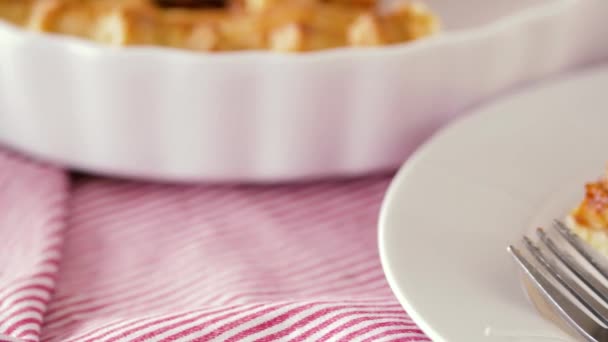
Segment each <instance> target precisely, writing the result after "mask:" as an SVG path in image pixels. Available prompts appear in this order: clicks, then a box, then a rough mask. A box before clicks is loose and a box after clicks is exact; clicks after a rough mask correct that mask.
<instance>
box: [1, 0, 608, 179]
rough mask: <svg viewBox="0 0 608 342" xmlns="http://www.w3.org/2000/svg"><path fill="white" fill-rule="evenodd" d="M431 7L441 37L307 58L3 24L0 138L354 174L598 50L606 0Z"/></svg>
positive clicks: (300, 173)
mask: <svg viewBox="0 0 608 342" xmlns="http://www.w3.org/2000/svg"><path fill="white" fill-rule="evenodd" d="M428 3H429V6H430V7H431V8H433V9H434V10H435V11H436V12H438V14H439V15H440V16H441V17H442V19H443V22H444V32H443V33H441V34H439V35H437V36H434V37H432V38H428V39H423V40H420V41H416V42H413V43H410V44H404V45H400V46H393V47H384V48H378V49H367V50H365V49H337V50H331V51H322V52H314V53H307V54H302V55H279V54H273V53H268V52H247V53H221V54H200V53H193V52H186V51H179V50H171V49H164V48H154V47H137V48H123V49H118V48H111V47H106V46H101V45H97V44H94V43H90V42H86V41H81V40H78V39H74V38H68V37H59V36H51V35H43V34H36V33H30V32H24V31H22V30H20V29H17V28H14V27H13V26H10V25H8V24H4V23H0V141H2V142H4V143H5V144H6V145H8V146H11V147H13V148H16V149H18V150H21V151H25V152H28V153H30V154H32V155H34V156H39V157H42V158H43V159H46V160H50V161H54V162H57V163H60V164H62V165H66V166H69V167H73V168H76V169H80V170H86V171H92V172H96V173H104V174H112V175H121V176H136V177H144V178H152V179H161V180H171V181H246V182H276V181H286V180H298V179H306V178H319V177H326V176H338V175H357V174H362V173H367V172H372V171H377V170H385V169H390V168H393V167H395V166H397V165H399V164H400V163H401V162H402V161H403V159H404V158H405V157H406V156H407V155H408V153H409V152H410V151H411V150H412V149H413V148H415V147H416V146H417V144H418V143H419V142H420V141H421V140H422V139H423V138H424V137H426V136H427V135H429V134H430V133H431V132H432V131H433V130H434V129H435V128H436V127H438V126H439V125H441V124H443V123H444V122H446V121H447V120H449V119H450V118H451V117H453V116H454V115H457V114H458V113H459V112H460V111H461V109H463V108H465V107H467V106H470V105H472V104H474V103H476V102H478V101H480V100H482V99H485V98H487V97H488V96H490V95H493V94H496V93H497V92H499V91H501V90H504V89H507V88H509V87H511V86H513V85H516V84H520V83H523V82H526V81H531V80H536V79H539V78H541V77H544V76H547V75H550V74H553V73H555V72H558V71H562V70H565V69H568V68H571V67H574V66H577V65H581V64H584V63H589V62H592V61H594V60H597V59H601V58H603V57H604V56H608V43H607V42H608V41H607V40H606V39H605V37H607V36H608V25H606V24H605V18H608V2H606V1H602V0H525V1H524V0H522V1H506V0H505V1H487V0H460V1H454V0H434V1H428ZM463 153H466V151H463Z"/></svg>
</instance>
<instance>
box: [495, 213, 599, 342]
mask: <svg viewBox="0 0 608 342" xmlns="http://www.w3.org/2000/svg"><path fill="white" fill-rule="evenodd" d="M553 229H555V230H556V231H557V232H558V233H559V235H561V236H562V237H563V240H565V241H566V242H567V245H570V246H571V247H572V248H573V249H574V250H575V251H576V252H577V253H578V254H580V256H581V257H582V258H578V259H579V260H580V259H582V260H584V263H588V264H589V265H590V266H591V267H584V266H583V263H581V262H579V261H578V260H577V259H576V258H574V257H573V255H572V254H571V253H570V252H568V251H566V250H565V249H564V248H562V247H560V246H559V245H558V244H557V243H556V242H555V240H554V239H553V238H551V237H550V236H549V234H547V232H545V230H543V229H542V228H538V229H537V230H536V234H537V236H538V240H539V241H540V243H541V244H542V245H543V246H544V248H543V249H544V250H545V251H549V253H546V252H545V251H543V249H541V248H539V246H538V245H537V244H536V243H534V242H533V241H532V240H531V239H530V238H528V237H524V241H523V242H524V246H525V248H526V250H527V251H528V252H529V253H530V254H531V255H532V256H533V259H534V260H535V261H536V262H535V263H533V262H530V261H529V260H528V259H527V258H526V257H525V256H524V255H523V254H522V252H521V251H520V250H519V249H518V248H516V247H514V246H512V245H510V246H509V247H508V248H507V250H508V251H509V253H511V255H512V256H513V257H514V259H515V260H516V262H517V264H518V265H519V266H520V267H521V268H522V269H523V271H524V273H525V274H526V276H527V277H528V278H529V279H530V281H531V282H532V284H533V285H534V286H535V287H536V288H537V289H538V290H539V292H540V294H541V295H542V296H543V297H544V298H545V300H546V301H547V303H549V304H550V305H551V306H552V307H553V308H554V309H555V311H556V312H557V313H558V314H559V316H561V318H562V319H564V320H565V321H566V323H568V324H569V325H570V326H571V327H572V328H573V329H574V330H575V331H576V332H578V333H579V334H580V335H581V336H582V337H584V338H585V339H586V340H587V341H595V342H606V341H608V287H606V285H605V283H608V267H606V266H604V265H602V264H600V263H599V262H598V261H597V259H596V258H595V257H594V256H593V255H594V254H596V252H595V251H593V250H592V249H591V247H590V246H589V245H587V244H586V243H585V242H583V241H582V240H581V239H579V238H578V237H577V236H576V235H574V234H573V233H572V232H571V231H570V229H568V227H566V225H564V224H563V223H562V222H560V221H555V222H554V223H553ZM535 264H536V265H535ZM589 268H591V269H594V270H595V271H596V272H590V271H589V270H588V269H589ZM594 273H595V274H594ZM547 275H549V277H550V278H552V279H553V280H554V281H551V280H550V278H549V277H547ZM601 278H603V279H601ZM602 280H603V281H604V283H603V282H602ZM557 284H559V285H557ZM560 285H561V286H560ZM568 294H569V295H570V296H568Z"/></svg>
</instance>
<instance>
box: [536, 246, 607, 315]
mask: <svg viewBox="0 0 608 342" xmlns="http://www.w3.org/2000/svg"><path fill="white" fill-rule="evenodd" d="M524 242H525V245H526V248H527V249H528V251H529V252H530V253H531V254H532V256H534V258H536V260H537V261H538V262H539V263H540V264H541V265H542V266H544V267H545V269H546V270H547V271H548V272H549V274H551V276H553V278H555V279H556V280H557V281H559V283H560V284H561V285H562V286H563V287H564V288H565V289H566V290H568V292H570V294H571V295H572V296H574V297H575V298H576V299H577V300H578V301H579V302H580V303H581V304H582V305H583V306H584V307H585V308H586V309H587V310H589V311H591V313H593V314H594V315H595V316H596V318H597V319H599V320H600V321H601V322H602V323H604V324H606V325H608V308H606V307H605V306H604V305H603V304H602V303H600V302H598V301H597V300H596V299H595V298H594V297H593V296H591V294H590V293H589V292H587V291H586V290H585V289H584V288H583V287H581V286H580V285H579V284H578V283H577V282H576V281H575V280H574V279H572V277H571V276H570V275H569V274H567V273H566V272H564V271H563V270H562V269H561V268H560V267H557V266H556V265H555V263H553V260H549V259H547V258H545V255H544V253H543V252H542V251H541V250H540V248H538V247H537V246H536V245H535V244H534V242H532V240H530V239H529V238H528V237H525V236H524Z"/></svg>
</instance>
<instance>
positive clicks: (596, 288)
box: [536, 228, 608, 305]
mask: <svg viewBox="0 0 608 342" xmlns="http://www.w3.org/2000/svg"><path fill="white" fill-rule="evenodd" d="M536 234H537V235H538V237H539V238H540V240H541V241H542V242H543V244H544V245H545V246H547V248H548V249H549V251H551V253H552V254H553V255H555V256H556V257H557V258H558V259H559V260H560V261H561V262H562V263H563V264H564V265H566V267H568V269H569V270H570V271H571V272H572V273H574V274H575V275H577V276H578V278H579V279H580V280H581V281H582V282H583V283H585V285H587V287H589V289H590V290H592V291H593V292H595V294H597V295H598V296H599V297H600V298H602V299H603V300H604V304H605V305H608V288H606V286H605V285H604V284H602V282H600V281H599V280H598V279H597V277H595V276H594V275H592V274H591V273H589V272H588V271H587V270H585V268H584V267H582V266H581V264H580V263H578V262H577V261H576V260H574V258H573V257H572V255H570V254H569V253H567V252H565V251H564V250H562V249H561V248H559V247H557V245H556V244H555V242H553V240H552V239H551V238H550V237H549V236H548V235H547V233H545V231H544V230H543V229H542V228H538V229H536Z"/></svg>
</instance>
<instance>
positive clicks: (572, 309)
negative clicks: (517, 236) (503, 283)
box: [507, 246, 608, 342]
mask: <svg viewBox="0 0 608 342" xmlns="http://www.w3.org/2000/svg"><path fill="white" fill-rule="evenodd" d="M507 250H508V251H509V253H511V255H512V256H513V258H514V259H515V261H516V262H517V264H518V265H519V266H520V267H521V268H522V270H523V271H524V273H525V274H526V276H527V277H528V278H529V279H530V281H531V282H532V283H533V284H534V286H535V287H536V288H537V289H538V290H539V292H540V293H541V294H542V295H543V297H544V298H545V300H546V301H547V302H548V303H549V304H550V305H551V306H552V307H553V308H554V309H555V311H556V312H557V313H558V314H559V315H560V317H562V318H563V319H564V320H565V321H566V323H568V324H569V325H570V326H571V327H572V328H573V329H574V330H576V331H577V332H578V333H580V334H581V335H582V336H583V337H584V338H585V339H586V340H587V341H592V342H600V341H606V338H607V337H608V334H607V333H606V330H605V329H603V328H602V327H601V326H600V325H599V324H597V323H596V322H595V321H594V320H593V319H591V317H589V315H587V313H585V312H584V311H583V310H582V309H581V308H579V307H578V305H576V304H575V303H573V302H572V301H571V300H570V299H568V298H567V297H566V296H564V294H562V292H561V291H560V290H559V289H558V288H557V287H556V286H555V285H554V284H553V283H552V282H550V281H549V280H548V279H547V278H546V277H545V276H544V275H543V274H542V272H540V271H539V270H538V269H537V268H536V267H534V266H533V265H532V264H531V263H530V262H528V260H526V258H524V256H523V255H522V254H521V252H520V251H519V250H518V249H517V248H515V247H513V246H509V247H508V248H507Z"/></svg>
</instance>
